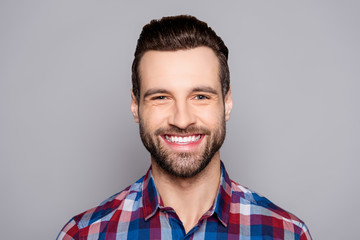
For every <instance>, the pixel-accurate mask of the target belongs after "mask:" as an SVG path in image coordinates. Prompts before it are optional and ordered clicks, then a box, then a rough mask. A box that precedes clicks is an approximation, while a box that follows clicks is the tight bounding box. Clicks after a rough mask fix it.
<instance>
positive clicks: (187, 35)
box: [132, 15, 230, 101]
mask: <svg viewBox="0 0 360 240" xmlns="http://www.w3.org/2000/svg"><path fill="white" fill-rule="evenodd" d="M200 46H206V47H209V48H211V49H212V50H213V51H214V53H215V54H216V56H217V57H218V59H219V63H220V72H219V76H220V81H221V88H222V94H223V97H225V95H226V93H227V92H228V90H229V86H230V73H229V66H228V63H227V60H228V53H229V51H228V48H227V47H226V46H225V44H224V42H223V40H222V39H221V38H220V37H219V36H218V35H216V33H215V32H214V31H213V30H212V29H211V28H210V27H209V26H208V25H207V24H206V23H205V22H202V21H200V20H198V19H197V18H195V17H193V16H189V15H180V16H171V17H163V18H162V19H160V20H152V21H151V22H150V23H149V24H147V25H145V26H144V27H143V29H142V32H141V34H140V37H139V39H138V42H137V46H136V50H135V54H134V55H135V58H134V61H133V64H132V85H133V87H132V90H133V93H134V95H135V97H136V99H137V100H138V101H139V100H140V99H139V98H140V76H139V63H140V60H141V57H142V56H143V55H144V53H145V52H147V51H149V50H158V51H176V50H184V49H192V48H196V47H200Z"/></svg>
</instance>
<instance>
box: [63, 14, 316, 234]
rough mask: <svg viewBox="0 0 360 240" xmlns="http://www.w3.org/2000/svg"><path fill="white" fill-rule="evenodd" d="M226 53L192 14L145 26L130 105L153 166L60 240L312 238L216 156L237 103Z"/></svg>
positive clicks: (79, 217) (74, 222)
mask: <svg viewBox="0 0 360 240" xmlns="http://www.w3.org/2000/svg"><path fill="white" fill-rule="evenodd" d="M227 59H228V49H227V47H226V46H225V44H224V42H223V41H222V40H221V38H220V37H218V36H217V35H216V33H215V32H214V31H213V30H212V29H211V28H209V27H208V26H207V24H206V23H204V22H201V21H199V20H197V19H196V18H194V17H191V16H175V17H165V18H162V19H161V20H153V21H151V23H150V24H148V25H146V26H145V27H144V28H143V31H142V33H141V35H140V38H139V40H138V44H137V47H136V51H135V59H134V62H133V67H132V72H133V73H132V83H133V89H132V93H131V94H132V102H131V111H132V113H133V116H134V119H135V121H136V122H137V123H139V127H140V136H141V140H142V142H143V143H144V145H145V147H146V149H147V150H148V151H149V152H150V154H151V167H150V169H149V171H148V172H147V173H146V175H145V176H144V177H143V178H141V179H140V180H138V181H137V182H136V183H134V184H133V185H131V186H129V187H128V188H126V189H125V190H123V191H122V192H120V193H118V194H116V195H114V196H112V197H110V198H109V199H107V200H106V201H104V202H103V203H101V204H100V205H99V206H98V207H96V208H93V209H90V210H88V211H86V212H84V213H82V214H80V215H77V216H75V217H74V218H73V219H72V220H71V221H70V222H69V223H68V224H67V225H65V227H64V228H63V230H62V231H61V233H60V234H59V236H58V239H64V240H67V239H302V240H305V239H311V237H310V234H309V231H308V229H307V227H306V226H305V224H304V223H303V222H302V221H301V220H299V219H298V218H297V217H295V216H294V215H292V214H290V213H288V212H286V211H284V210H282V209H281V208H279V207H277V206H276V205H274V204H273V203H271V202H270V201H269V200H267V199H266V198H264V197H262V196H260V195H258V194H256V193H254V192H252V191H250V190H249V189H247V188H245V187H243V186H241V185H239V184H237V183H235V182H233V181H232V180H230V179H229V177H228V175H227V172H226V170H225V167H224V165H223V163H222V162H221V160H220V152H219V149H220V147H221V145H222V144H223V141H224V139H225V122H226V121H227V120H229V118H230V113H231V109H232V105H233V102H232V97H231V90H230V84H229V82H230V80H229V69H228V64H227Z"/></svg>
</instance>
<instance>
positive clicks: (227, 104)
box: [224, 87, 233, 121]
mask: <svg viewBox="0 0 360 240" xmlns="http://www.w3.org/2000/svg"><path fill="white" fill-rule="evenodd" d="M224 104H225V120H226V121H228V120H229V119H230V114H231V110H232V107H233V100H232V95H231V87H230V88H229V91H228V92H227V93H226V95H225V98H224Z"/></svg>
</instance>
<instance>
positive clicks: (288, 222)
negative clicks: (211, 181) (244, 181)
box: [230, 181, 311, 239]
mask: <svg viewBox="0 0 360 240" xmlns="http://www.w3.org/2000/svg"><path fill="white" fill-rule="evenodd" d="M231 189H232V197H231V205H230V212H238V213H239V215H241V217H242V218H245V219H247V220H248V221H250V222H257V224H260V225H270V226H271V227H278V228H282V229H283V230H287V231H290V232H293V233H294V234H296V235H298V236H302V237H301V239H311V237H310V234H309V231H308V228H307V227H306V225H305V223H304V222H303V221H302V220H301V219H299V218H298V217H297V216H295V215H294V214H292V213H290V212H288V211H286V210H284V209H282V208H281V207H279V206H277V205H276V204H274V203H273V202H271V201H270V200H269V199H267V198H266V197H264V196H262V195H260V194H258V193H256V192H254V191H253V190H251V189H249V188H247V187H244V186H242V185H240V184H238V183H236V182H234V181H231ZM250 224H252V223H250Z"/></svg>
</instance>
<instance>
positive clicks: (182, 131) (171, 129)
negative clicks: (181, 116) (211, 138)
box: [155, 126, 211, 136]
mask: <svg viewBox="0 0 360 240" xmlns="http://www.w3.org/2000/svg"><path fill="white" fill-rule="evenodd" d="M166 133H177V134H196V133H201V134H206V135H210V133H211V132H210V130H209V129H207V128H204V127H196V126H189V127H187V128H185V129H182V128H178V127H176V126H171V127H166V128H158V129H157V130H156V131H155V135H157V136H158V135H164V134H166Z"/></svg>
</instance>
